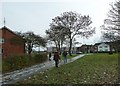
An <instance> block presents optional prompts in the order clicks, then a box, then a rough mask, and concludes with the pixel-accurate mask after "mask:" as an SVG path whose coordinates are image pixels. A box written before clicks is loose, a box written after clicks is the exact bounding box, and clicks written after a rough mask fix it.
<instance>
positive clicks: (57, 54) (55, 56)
mask: <svg viewBox="0 0 120 86" xmlns="http://www.w3.org/2000/svg"><path fill="white" fill-rule="evenodd" d="M59 59H60V56H59V53H58V52H55V53H54V58H53V60H55V61H58V60H59Z"/></svg>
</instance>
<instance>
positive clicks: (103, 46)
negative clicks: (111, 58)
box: [94, 42, 120, 52]
mask: <svg viewBox="0 0 120 86" xmlns="http://www.w3.org/2000/svg"><path fill="white" fill-rule="evenodd" d="M118 45H120V44H116V43H115V42H101V43H96V44H95V45H94V52H110V51H113V52H116V51H117V46H118Z"/></svg>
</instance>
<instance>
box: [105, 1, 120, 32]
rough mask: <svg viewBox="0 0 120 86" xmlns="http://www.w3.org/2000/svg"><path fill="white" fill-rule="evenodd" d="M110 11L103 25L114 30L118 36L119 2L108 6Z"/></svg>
mask: <svg viewBox="0 0 120 86" xmlns="http://www.w3.org/2000/svg"><path fill="white" fill-rule="evenodd" d="M110 6H111V9H110V10H109V12H108V19H105V20H104V23H105V24H106V25H108V26H109V27H111V28H108V30H109V29H111V30H116V31H117V32H118V33H119V34H120V0H118V1H116V2H115V3H112V4H110Z"/></svg>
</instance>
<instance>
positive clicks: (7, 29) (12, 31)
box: [0, 26, 23, 39]
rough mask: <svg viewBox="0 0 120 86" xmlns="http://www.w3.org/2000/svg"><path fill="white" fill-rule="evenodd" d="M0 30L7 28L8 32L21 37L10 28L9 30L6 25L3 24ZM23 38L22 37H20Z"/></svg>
mask: <svg viewBox="0 0 120 86" xmlns="http://www.w3.org/2000/svg"><path fill="white" fill-rule="evenodd" d="M0 30H8V31H9V32H11V33H12V34H14V35H16V36H19V37H20V38H22V37H21V36H20V35H18V34H16V33H15V32H13V31H12V30H10V29H9V28H8V27H6V26H4V27H2V28H0ZM22 39H23V38H22Z"/></svg>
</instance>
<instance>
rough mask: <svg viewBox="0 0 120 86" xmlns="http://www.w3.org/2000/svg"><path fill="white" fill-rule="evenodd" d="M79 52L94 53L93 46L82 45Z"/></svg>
mask: <svg viewBox="0 0 120 86" xmlns="http://www.w3.org/2000/svg"><path fill="white" fill-rule="evenodd" d="M79 51H80V52H83V53H92V52H93V51H94V49H93V45H86V44H85V45H82V46H81V47H79Z"/></svg>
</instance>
